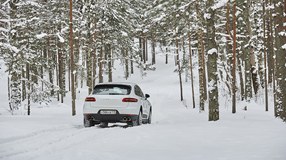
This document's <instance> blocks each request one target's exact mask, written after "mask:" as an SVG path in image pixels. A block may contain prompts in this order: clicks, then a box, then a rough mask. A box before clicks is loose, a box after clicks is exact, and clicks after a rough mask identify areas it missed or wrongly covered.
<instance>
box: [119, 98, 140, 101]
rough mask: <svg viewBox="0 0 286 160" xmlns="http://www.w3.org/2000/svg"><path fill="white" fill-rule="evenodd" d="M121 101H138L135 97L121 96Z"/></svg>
mask: <svg viewBox="0 0 286 160" xmlns="http://www.w3.org/2000/svg"><path fill="white" fill-rule="evenodd" d="M122 102H138V99H136V98H123V99H122Z"/></svg>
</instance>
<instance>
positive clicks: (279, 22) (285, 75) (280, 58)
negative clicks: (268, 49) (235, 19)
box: [273, 0, 286, 121]
mask: <svg viewBox="0 0 286 160" xmlns="http://www.w3.org/2000/svg"><path fill="white" fill-rule="evenodd" d="M273 2H274V3H273V4H274V5H275V7H274V8H275V13H276V14H275V17H274V23H275V25H274V26H275V48H276V57H277V59H276V63H277V64H276V66H277V69H276V76H277V89H276V96H277V97H276V105H277V106H276V109H277V115H278V117H279V118H281V119H282V120H283V121H286V69H285V64H286V56H285V48H283V47H282V46H285V44H286V36H285V35H283V34H282V33H283V32H285V30H286V29H285V26H284V25H283V24H284V23H286V22H285V21H286V19H285V16H283V15H284V14H286V9H285V7H286V1H283V0H274V1H273Z"/></svg>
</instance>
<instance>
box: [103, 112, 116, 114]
mask: <svg viewBox="0 0 286 160" xmlns="http://www.w3.org/2000/svg"><path fill="white" fill-rule="evenodd" d="M100 114H116V111H100Z"/></svg>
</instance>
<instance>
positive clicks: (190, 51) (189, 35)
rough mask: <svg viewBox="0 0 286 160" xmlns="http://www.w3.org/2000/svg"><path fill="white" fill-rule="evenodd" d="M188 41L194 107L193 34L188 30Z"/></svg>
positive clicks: (194, 105) (194, 106)
mask: <svg viewBox="0 0 286 160" xmlns="http://www.w3.org/2000/svg"><path fill="white" fill-rule="evenodd" d="M188 41H189V56H190V71H191V87H192V100H193V108H196V103H195V91H194V75H193V58H192V57H193V55H192V45H191V34H190V31H189V32H188Z"/></svg>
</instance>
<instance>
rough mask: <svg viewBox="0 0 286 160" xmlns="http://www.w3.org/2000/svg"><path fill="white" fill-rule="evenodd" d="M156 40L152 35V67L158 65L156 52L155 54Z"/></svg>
mask: <svg viewBox="0 0 286 160" xmlns="http://www.w3.org/2000/svg"><path fill="white" fill-rule="evenodd" d="M155 45H156V42H155V38H154V35H152V40H151V47H152V65H154V64H155V63H156V52H155Z"/></svg>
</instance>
